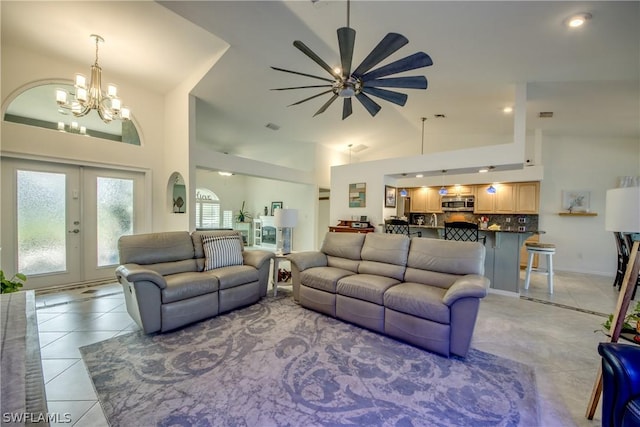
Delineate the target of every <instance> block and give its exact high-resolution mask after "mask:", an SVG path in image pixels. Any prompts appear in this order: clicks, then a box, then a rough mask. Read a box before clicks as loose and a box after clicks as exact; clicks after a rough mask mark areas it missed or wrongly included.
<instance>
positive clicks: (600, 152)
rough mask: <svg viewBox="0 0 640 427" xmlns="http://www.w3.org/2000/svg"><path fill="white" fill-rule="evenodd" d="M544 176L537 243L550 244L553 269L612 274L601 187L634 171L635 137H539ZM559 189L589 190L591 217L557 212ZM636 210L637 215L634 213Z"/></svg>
mask: <svg viewBox="0 0 640 427" xmlns="http://www.w3.org/2000/svg"><path fill="white" fill-rule="evenodd" d="M542 141H543V142H542V160H543V163H544V166H545V174H544V180H543V181H542V183H541V185H540V217H539V225H540V228H541V229H543V230H545V231H546V232H547V234H545V235H543V236H541V241H547V242H551V243H555V244H556V247H557V249H556V255H554V266H555V268H556V269H557V270H566V271H576V272H583V273H593V274H603V275H614V274H615V270H616V259H617V255H616V254H617V251H616V246H615V242H614V240H613V235H612V233H610V232H608V231H605V229H604V219H605V218H604V209H605V194H606V190H608V189H610V188H615V187H616V186H617V178H618V177H619V176H626V175H634V176H635V175H640V159H639V153H640V141H638V140H633V139H607V138H595V137H594V138H585V137H545V136H543V137H542ZM563 190H589V191H590V192H591V211H592V212H596V213H597V214H598V216H596V217H574V216H559V215H558V212H559V211H560V210H561V208H562V206H561V201H562V191H563ZM639 214H640V213H639Z"/></svg>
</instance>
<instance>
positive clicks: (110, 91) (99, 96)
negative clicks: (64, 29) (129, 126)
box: [56, 34, 131, 123]
mask: <svg viewBox="0 0 640 427" xmlns="http://www.w3.org/2000/svg"><path fill="white" fill-rule="evenodd" d="M90 37H91V38H94V39H95V40H96V62H95V63H94V64H93V65H92V66H91V78H90V80H89V86H87V78H86V77H85V76H84V75H82V74H76V78H75V83H74V85H73V86H74V88H75V94H69V93H67V91H66V90H64V89H56V101H57V103H58V105H59V106H60V107H62V108H66V109H69V110H71V112H72V113H73V115H74V116H76V117H83V116H86V115H87V114H89V113H90V112H91V110H96V111H97V112H98V115H99V116H100V118H101V119H102V120H103V121H104V122H105V123H109V122H111V121H112V120H129V118H130V114H131V111H130V110H129V108H127V107H123V106H122V101H121V99H120V98H118V88H117V87H116V86H115V85H112V84H110V85H109V86H107V91H106V92H103V91H102V68H100V66H99V65H98V43H100V42H102V43H104V39H103V38H102V37H100V36H99V35H97V34H91V36H90ZM70 95H71V96H72V100H71V101H68V99H67V98H68V97H69V96H70Z"/></svg>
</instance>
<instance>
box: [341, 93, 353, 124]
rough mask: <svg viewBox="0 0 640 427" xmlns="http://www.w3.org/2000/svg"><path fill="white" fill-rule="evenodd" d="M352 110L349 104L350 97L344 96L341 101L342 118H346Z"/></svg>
mask: <svg viewBox="0 0 640 427" xmlns="http://www.w3.org/2000/svg"><path fill="white" fill-rule="evenodd" d="M352 112H353V109H352V105H351V97H348V98H345V99H344V102H343V103H342V120H344V119H346V118H347V117H349V116H350V115H351V113H352Z"/></svg>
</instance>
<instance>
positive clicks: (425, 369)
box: [81, 293, 538, 426]
mask: <svg viewBox="0 0 640 427" xmlns="http://www.w3.org/2000/svg"><path fill="white" fill-rule="evenodd" d="M81 352H82V357H83V359H84V362H85V364H86V366H87V368H88V370H89V372H90V375H91V378H92V379H93V383H94V386H95V389H96V392H97V393H98V396H99V399H100V403H101V404H102V408H103V410H104V412H105V415H106V417H107V420H108V421H109V423H110V424H111V425H112V426H133V425H135V426H147V425H149V426H150V425H159V426H178V425H181V426H187V425H190V426H210V425H211V426H536V425H538V421H537V420H538V404H537V394H536V386H535V376H534V373H533V370H532V369H531V368H529V367H528V366H526V365H523V364H520V363H517V362H514V361H511V360H508V359H504V358H501V357H498V356H494V355H491V354H488V353H484V352H481V351H477V350H473V349H472V350H471V351H470V353H469V355H468V356H467V358H466V359H464V360H462V359H458V358H451V359H447V358H444V357H441V356H438V355H435V354H432V353H428V352H426V351H423V350H420V349H418V348H415V347H412V346H410V345H407V344H404V343H401V342H398V341H396V340H393V339H391V338H387V337H384V336H382V335H379V334H376V333H373V332H370V331H367V330H365V329H361V328H359V327H357V326H353V325H350V324H347V323H344V322H342V321H339V320H335V319H332V318H330V317H327V316H324V315H322V314H318V313H315V312H313V311H310V310H306V309H304V308H301V307H300V306H298V305H296V304H295V303H294V302H293V300H292V299H291V297H290V295H287V294H285V293H283V294H281V295H279V296H278V297H277V298H273V297H269V298H264V299H263V300H262V301H261V302H259V303H258V304H255V305H253V306H250V307H247V308H244V309H241V310H237V311H234V312H232V313H228V314H226V315H222V316H219V317H216V318H213V319H210V320H208V321H204V322H200V323H198V324H195V325H193V326H189V327H187V328H184V329H182V330H179V331H176V332H173V333H166V334H158V335H153V336H146V335H144V334H142V333H141V332H134V333H131V334H127V335H122V336H119V337H115V338H112V339H109V340H106V341H102V342H99V343H96V344H92V345H89V346H86V347H83V348H81Z"/></svg>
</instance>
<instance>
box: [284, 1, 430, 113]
mask: <svg viewBox="0 0 640 427" xmlns="http://www.w3.org/2000/svg"><path fill="white" fill-rule="evenodd" d="M349 14H350V2H349V0H347V26H346V27H341V28H338V47H339V49H340V63H341V68H332V67H330V66H329V64H327V63H326V62H325V61H323V60H322V59H321V58H320V57H319V56H318V55H316V54H315V53H314V52H313V51H312V50H311V49H310V48H309V47H307V46H306V45H305V44H304V43H303V42H301V41H300V40H296V41H294V42H293V46H295V47H296V48H297V49H299V50H300V51H302V53H304V54H305V55H307V56H308V57H309V58H311V59H312V60H313V61H314V62H315V63H317V64H318V65H320V66H321V67H322V68H323V69H324V70H325V71H327V72H328V73H329V74H330V75H331V77H332V78H331V79H329V78H326V77H320V76H316V75H312V74H307V73H301V72H299V71H292V70H286V69H284V68H278V67H271V68H273V69H274V70H277V71H283V72H285V73H291V74H298V75H301V76H305V77H311V78H314V79H318V80H323V81H325V82H327V83H328V84H323V85H311V86H295V87H284V88H278V89H272V90H292V89H309V88H329V89H327V90H325V91H323V92H321V93H318V94H316V95H313V96H310V97H308V98H305V99H303V100H301V101H298V102H295V103H293V104H291V105H289V107H291V106H293V105H299V104H302V103H303V102H307V101H309V100H312V99H314V98H317V97H319V96H322V95H325V94H328V93H331V94H332V95H331V98H329V100H328V101H327V102H325V103H324V105H322V107H320V109H319V110H318V111H316V113H315V114H314V115H313V116H314V117H315V116H317V115H318V114H322V113H324V112H325V111H326V109H327V108H328V107H329V106H330V105H331V104H332V103H333V102H334V101H335V100H336V99H337V98H338V97H341V98H344V100H343V104H342V120H344V119H346V118H347V117H349V116H350V115H351V113H352V112H353V110H352V105H351V98H352V97H353V96H355V97H356V99H358V101H360V103H361V104H362V105H363V106H364V108H365V109H366V110H367V111H368V112H369V114H371V116H375V115H376V114H377V113H378V111H380V109H381V108H382V107H381V106H380V105H379V104H378V103H376V102H375V101H374V100H373V99H371V98H370V97H369V96H367V95H371V96H375V97H378V98H381V99H384V100H385V101H389V102H392V103H394V104H397V105H400V106H404V104H405V103H406V102H407V95H406V94H404V93H400V92H395V91H391V90H387V89H381V88H383V87H391V88H402V89H426V88H427V78H426V77H424V76H407V77H391V78H382V77H386V76H389V75H392V74H397V73H402V72H404V71H409V70H414V69H417V68H422V67H428V66H430V65H433V61H432V60H431V58H430V57H429V55H427V54H426V53H424V52H418V53H414V54H413V55H410V56H407V57H405V58H402V59H399V60H397V61H394V62H391V63H389V64H387V65H384V66H382V67H380V68H377V69H375V70H371V69H372V68H373V67H375V66H376V65H378V64H379V63H380V62H382V61H383V60H385V59H386V58H387V57H389V56H390V55H392V54H393V53H395V52H396V51H398V50H399V49H400V48H401V47H402V46H404V45H406V44H407V43H409V40H408V39H407V38H406V37H404V36H403V35H401V34H397V33H389V34H387V35H386V36H385V37H384V38H383V39H382V40H381V41H380V43H378V45H377V46H376V47H375V48H374V49H373V50H372V51H371V53H369V55H368V56H367V57H366V58H365V59H364V60H363V61H362V62H361V63H360V65H358V66H357V67H356V69H355V70H353V72H352V71H351V65H352V64H351V62H352V59H353V48H354V45H355V40H356V31H355V30H354V29H352V28H350V27H349Z"/></svg>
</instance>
